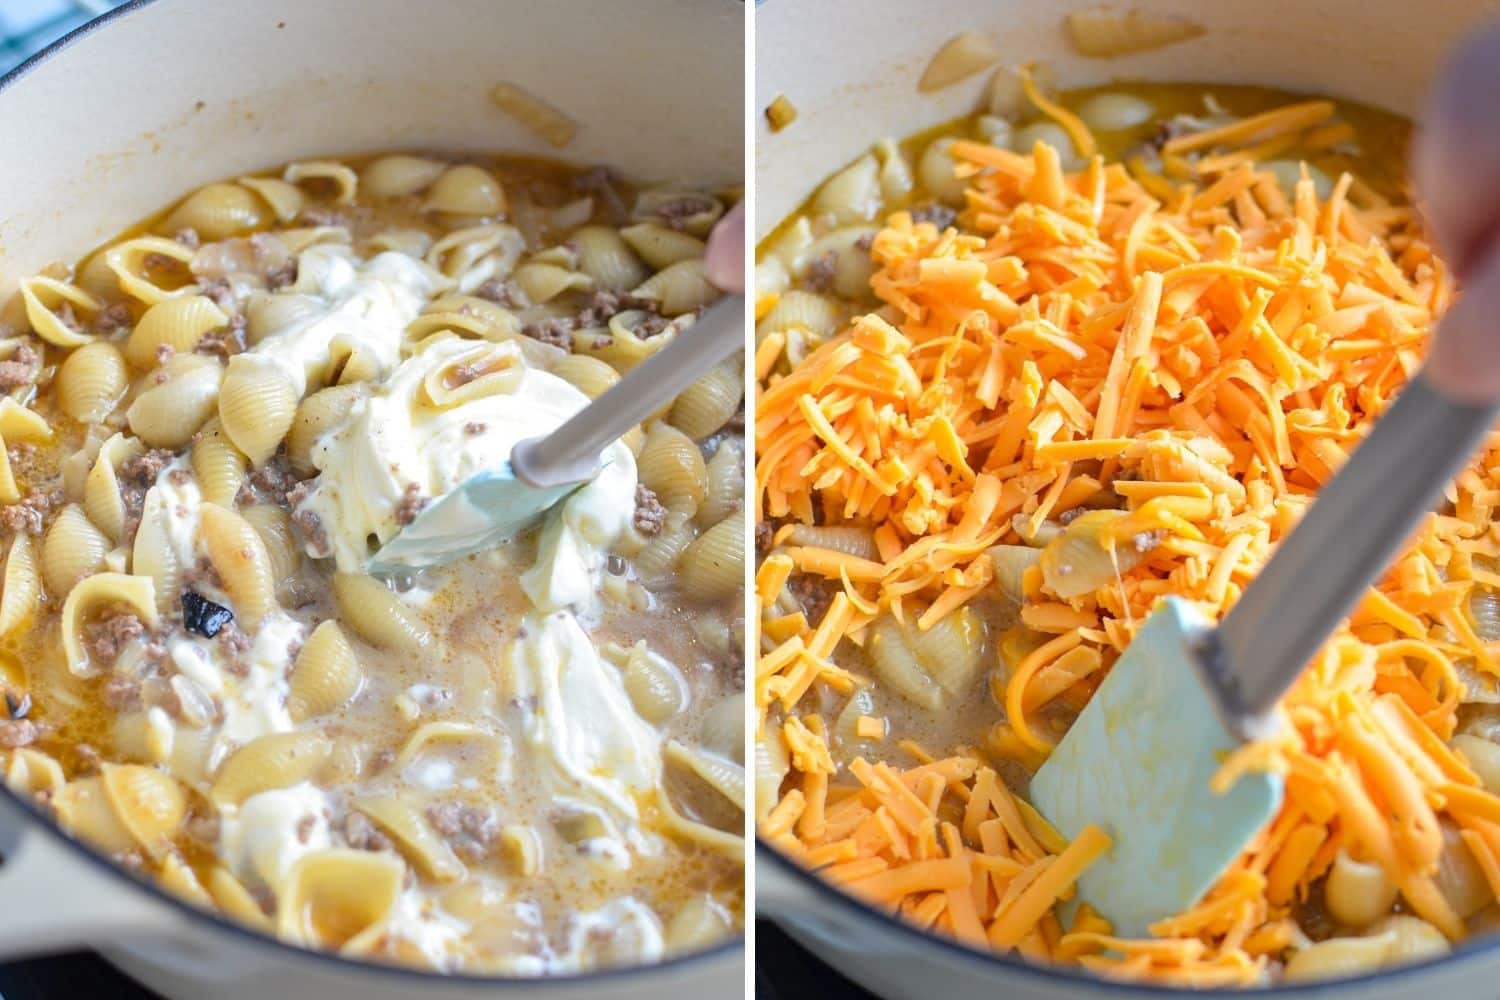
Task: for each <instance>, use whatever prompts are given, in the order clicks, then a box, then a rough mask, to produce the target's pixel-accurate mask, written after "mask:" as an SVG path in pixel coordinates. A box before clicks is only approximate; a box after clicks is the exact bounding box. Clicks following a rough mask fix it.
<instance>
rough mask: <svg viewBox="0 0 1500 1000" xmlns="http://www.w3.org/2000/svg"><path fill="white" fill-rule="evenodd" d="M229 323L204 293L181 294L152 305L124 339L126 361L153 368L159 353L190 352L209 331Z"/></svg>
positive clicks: (136, 365)
mask: <svg viewBox="0 0 1500 1000" xmlns="http://www.w3.org/2000/svg"><path fill="white" fill-rule="evenodd" d="M228 322H229V316H228V315H227V314H226V313H225V312H224V310H223V309H220V308H219V307H218V305H217V304H215V303H214V300H213V299H210V298H208V297H207V296H205V295H182V296H178V297H177V298H174V299H166V300H164V301H162V302H158V303H157V304H156V305H154V306H151V307H150V308H149V309H147V310H146V311H145V313H144V314H142V316H141V319H140V322H138V323H137V324H136V325H135V329H134V330H132V331H130V337H129V338H128V339H127V340H126V341H125V360H126V361H128V362H130V363H131V364H132V365H133V366H135V367H136V368H140V369H148V368H154V367H156V365H157V363H158V357H159V355H158V352H159V351H160V349H161V348H163V347H165V348H169V349H170V350H171V351H172V352H174V353H175V352H178V351H190V350H192V349H193V348H194V347H196V346H197V344H198V341H200V340H202V339H203V337H204V335H205V334H207V333H208V332H209V331H210V330H217V329H219V328H220V327H222V326H225V325H226V324H228Z"/></svg>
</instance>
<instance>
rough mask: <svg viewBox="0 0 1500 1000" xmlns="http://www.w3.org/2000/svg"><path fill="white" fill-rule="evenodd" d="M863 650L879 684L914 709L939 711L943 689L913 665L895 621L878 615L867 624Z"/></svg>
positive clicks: (913, 653)
mask: <svg viewBox="0 0 1500 1000" xmlns="http://www.w3.org/2000/svg"><path fill="white" fill-rule="evenodd" d="M865 650H866V652H868V653H869V654H870V660H871V663H872V664H873V666H874V668H875V677H876V679H878V680H879V681H880V682H881V683H882V684H884V685H885V686H886V687H888V688H890V689H891V690H892V691H893V692H895V693H896V694H898V695H900V696H901V697H902V698H905V699H906V700H907V701H909V702H911V703H912V704H913V705H916V706H917V707H918V708H923V709H926V710H927V711H929V712H936V711H937V710H938V709H940V708H942V706H943V689H942V688H941V687H939V686H938V684H937V682H936V681H934V680H933V679H932V677H931V676H930V675H929V674H928V673H927V671H926V670H924V669H923V668H922V665H921V664H920V663H919V662H918V661H917V656H916V651H915V650H913V649H912V647H911V645H910V643H909V642H908V641H907V637H906V634H905V632H904V630H903V629H902V628H901V625H900V623H899V622H897V621H896V619H894V618H892V617H890V616H889V615H882V616H881V617H879V618H877V619H876V620H875V621H874V622H873V623H871V625H870V631H869V633H868V638H867V639H866V643H865Z"/></svg>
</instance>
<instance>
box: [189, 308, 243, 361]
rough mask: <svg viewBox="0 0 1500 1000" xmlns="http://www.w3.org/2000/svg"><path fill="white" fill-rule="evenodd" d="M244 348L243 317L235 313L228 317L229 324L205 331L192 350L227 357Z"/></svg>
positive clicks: (217, 356)
mask: <svg viewBox="0 0 1500 1000" xmlns="http://www.w3.org/2000/svg"><path fill="white" fill-rule="evenodd" d="M244 349H245V317H243V316H241V315H239V314H238V313H236V314H235V315H233V316H231V317H229V325H228V326H224V327H220V328H219V329H217V330H214V331H212V332H211V333H206V334H204V335H203V337H202V338H201V339H199V341H198V343H197V344H195V345H193V350H194V351H196V352H197V353H199V354H208V355H211V356H213V357H216V358H226V359H227V358H229V357H231V356H233V355H235V354H239V353H240V352H242V351H243V350H244Z"/></svg>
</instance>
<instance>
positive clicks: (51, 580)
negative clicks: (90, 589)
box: [42, 503, 110, 598]
mask: <svg viewBox="0 0 1500 1000" xmlns="http://www.w3.org/2000/svg"><path fill="white" fill-rule="evenodd" d="M109 549H110V542H109V539H108V538H106V537H105V535H104V532H102V531H100V530H99V529H98V528H96V527H94V524H93V522H92V521H90V520H89V519H88V515H87V514H85V513H84V512H83V508H82V507H80V506H79V505H78V504H76V503H70V504H68V505H67V506H66V507H64V508H63V509H62V510H61V511H59V512H58V514H57V517H55V518H54V519H53V521H52V524H51V525H50V526H49V527H48V528H47V533H46V535H44V536H43V538H42V579H43V581H45V583H46V584H47V591H48V593H50V594H52V595H53V596H54V597H58V598H61V597H65V596H67V594H68V592H69V591H71V590H72V589H73V588H74V587H75V586H77V584H78V582H79V581H80V580H82V579H83V578H84V577H87V576H89V575H90V574H92V573H96V572H98V570H99V567H101V566H103V565H104V553H106V552H108V551H109Z"/></svg>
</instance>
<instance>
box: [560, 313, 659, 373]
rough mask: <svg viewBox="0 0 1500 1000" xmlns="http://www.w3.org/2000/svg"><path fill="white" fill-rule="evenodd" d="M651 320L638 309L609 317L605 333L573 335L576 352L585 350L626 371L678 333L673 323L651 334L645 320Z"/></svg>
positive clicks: (588, 354)
mask: <svg viewBox="0 0 1500 1000" xmlns="http://www.w3.org/2000/svg"><path fill="white" fill-rule="evenodd" d="M652 319H653V317H652V316H651V314H650V313H647V312H645V311H643V310H640V309H627V310H625V311H624V312H618V313H615V315H614V316H612V317H610V320H609V329H608V331H607V332H606V333H603V334H601V333H599V332H598V331H579V332H576V333H574V335H573V349H574V351H575V352H583V351H586V352H587V355H586V356H588V357H593V358H597V359H598V360H600V361H603V362H605V363H607V364H608V365H609V366H610V367H612V368H614V369H615V370H616V371H620V372H628V371H630V369H632V368H634V367H635V366H636V365H638V364H640V363H641V362H642V361H644V360H646V359H647V358H649V357H650V356H651V355H653V354H655V353H656V352H657V351H659V350H661V349H662V348H663V347H665V346H667V345H668V344H670V343H671V342H672V338H673V337H675V336H676V335H677V330H676V328H675V327H673V326H668V327H666V328H665V329H661V330H660V331H659V332H656V333H652V332H651V330H650V329H647V328H646V325H645V324H646V323H648V322H650V321H651V320H652Z"/></svg>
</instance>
